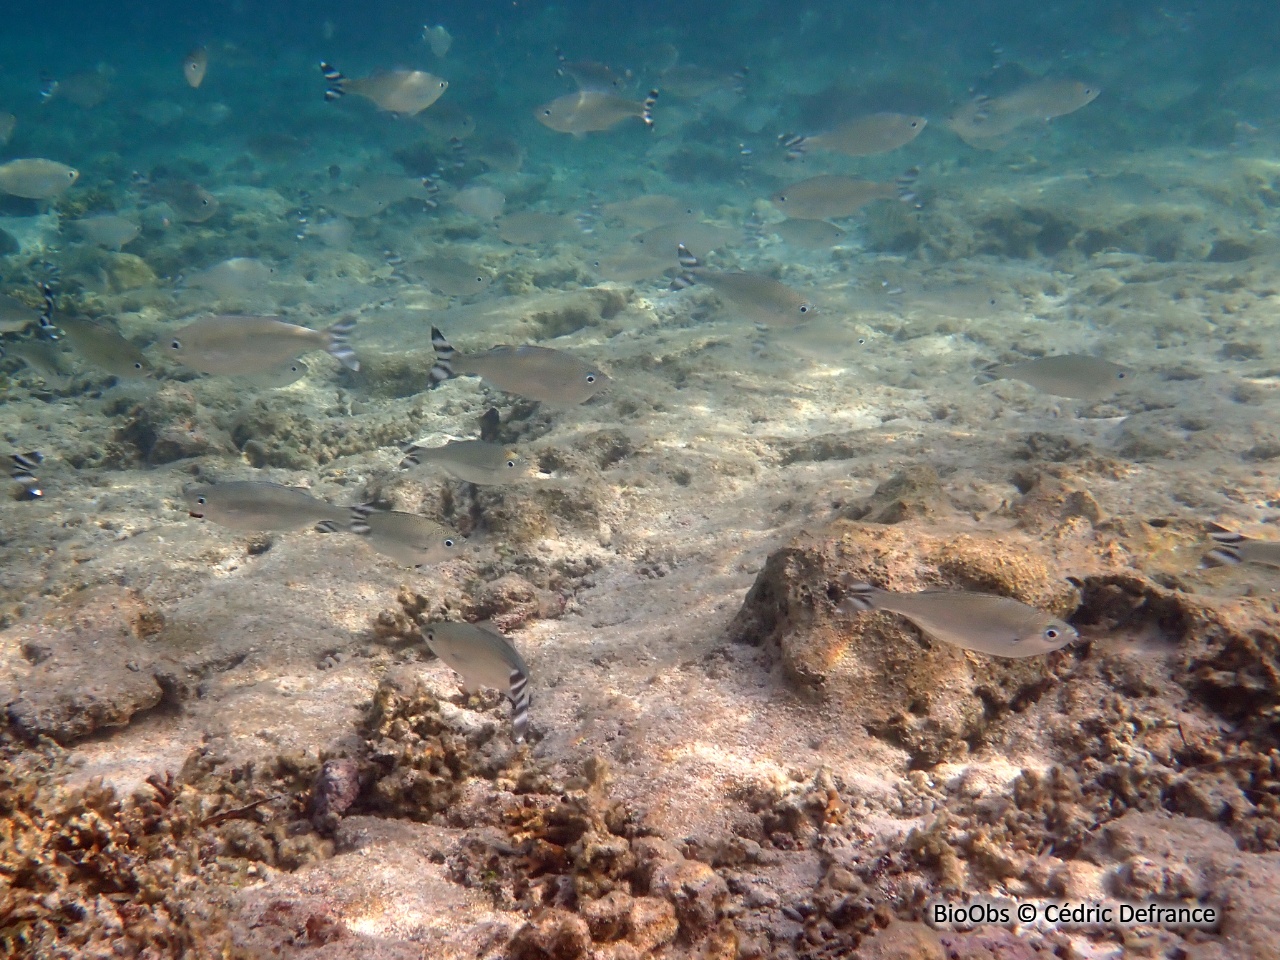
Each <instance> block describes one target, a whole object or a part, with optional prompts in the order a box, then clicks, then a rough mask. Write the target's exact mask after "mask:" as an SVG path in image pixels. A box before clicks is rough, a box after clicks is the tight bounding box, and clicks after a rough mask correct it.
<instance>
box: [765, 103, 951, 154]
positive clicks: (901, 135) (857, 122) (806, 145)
mask: <svg viewBox="0 0 1280 960" xmlns="http://www.w3.org/2000/svg"><path fill="white" fill-rule="evenodd" d="M927 124H928V121H927V120H926V119H925V118H924V117H915V116H910V115H909V114H904V113H872V114H868V115H866V116H862V117H856V118H854V119H852V120H849V121H846V122H845V123H842V124H840V125H839V126H836V127H832V128H831V129H830V130H827V131H826V132H824V133H819V134H815V135H814V136H811V137H795V136H784V137H783V143H784V145H785V146H786V147H787V148H788V155H789V156H791V157H792V158H796V157H800V156H802V155H803V154H804V153H805V151H806V150H808V149H817V150H828V151H831V152H832V153H843V154H844V155H845V156H847V157H870V156H874V155H876V154H879V153H889V152H890V151H892V150H897V149H898V148H899V147H903V146H906V145H907V144H908V143H910V142H911V141H912V140H914V139H915V138H916V137H918V136H919V135H920V133H921V131H923V130H924V128H925V126H926V125H927Z"/></svg>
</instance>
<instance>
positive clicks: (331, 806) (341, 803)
mask: <svg viewBox="0 0 1280 960" xmlns="http://www.w3.org/2000/svg"><path fill="white" fill-rule="evenodd" d="M359 795H360V765H359V764H358V763H356V761H355V760H352V759H351V758H350V757H341V758H338V759H334V760H326V761H325V763H324V766H322V767H321V768H320V772H319V773H318V774H316V780H315V784H314V786H313V787H312V788H311V822H312V823H314V824H315V825H316V828H317V829H320V830H325V831H329V832H332V830H333V829H334V827H336V826H337V824H338V821H339V820H341V819H342V815H343V814H344V813H346V812H347V810H348V809H349V808H350V807H351V804H353V803H355V801H356V797H358V796H359Z"/></svg>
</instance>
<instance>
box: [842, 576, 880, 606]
mask: <svg viewBox="0 0 1280 960" xmlns="http://www.w3.org/2000/svg"><path fill="white" fill-rule="evenodd" d="M877 592H879V591H878V590H877V588H876V587H873V586H872V585H871V584H869V583H850V584H848V585H847V586H846V587H845V594H844V599H843V600H841V601H840V603H839V604H838V605H837V606H836V612H837V613H865V612H866V611H868V610H874V609H875V608H876V601H875V596H876V593H877Z"/></svg>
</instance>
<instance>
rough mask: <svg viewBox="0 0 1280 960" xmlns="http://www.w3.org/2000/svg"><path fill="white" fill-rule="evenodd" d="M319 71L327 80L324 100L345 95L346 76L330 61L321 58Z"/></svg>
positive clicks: (335, 98) (331, 99)
mask: <svg viewBox="0 0 1280 960" xmlns="http://www.w3.org/2000/svg"><path fill="white" fill-rule="evenodd" d="M320 72H321V73H323V74H324V78H325V80H326V81H327V82H328V86H327V87H326V88H325V91H324V98H325V99H326V100H329V101H333V100H337V99H339V98H340V97H344V96H346V93H347V78H346V77H344V76H343V75H342V74H341V73H340V72H338V68H337V67H335V66H333V64H331V63H327V62H326V61H324V60H321V61H320Z"/></svg>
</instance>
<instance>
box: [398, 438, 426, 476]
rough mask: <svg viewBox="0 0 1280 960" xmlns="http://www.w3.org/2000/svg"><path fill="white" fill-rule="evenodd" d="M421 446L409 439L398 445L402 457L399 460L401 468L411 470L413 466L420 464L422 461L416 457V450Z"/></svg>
mask: <svg viewBox="0 0 1280 960" xmlns="http://www.w3.org/2000/svg"><path fill="white" fill-rule="evenodd" d="M421 449H422V448H421V447H420V446H418V445H417V444H416V443H414V442H413V441H412V440H410V441H409V442H408V443H403V444H401V445H400V452H401V453H403V454H404V457H403V458H402V459H401V460H400V464H399V466H400V469H401V470H412V469H413V468H414V467H420V466H422V461H421V460H419V459H418V451H419V450H421Z"/></svg>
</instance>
